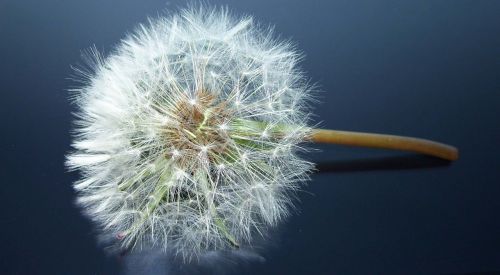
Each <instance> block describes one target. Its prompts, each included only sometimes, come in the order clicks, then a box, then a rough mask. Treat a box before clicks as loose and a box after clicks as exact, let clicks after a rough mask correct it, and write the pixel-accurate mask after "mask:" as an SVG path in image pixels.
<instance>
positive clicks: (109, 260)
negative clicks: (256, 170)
mask: <svg viewBox="0 0 500 275" xmlns="http://www.w3.org/2000/svg"><path fill="white" fill-rule="evenodd" d="M181 3H182V1H177V2H168V3H166V2H165V1H149V0H148V1H133V0H128V1H124V0H121V1H101V0H99V1H98V0H94V1H90V0H85V1H67V0H60V1H56V0H47V1H39V0H32V1H16V0H12V1H8V0H7V1H6V0H0V93H1V97H0V101H1V105H0V118H1V122H0V129H1V130H0V131H1V132H0V161H1V163H0V183H1V185H0V206H1V208H0V211H1V212H0V214H1V216H0V251H1V252H0V253H1V255H0V273H2V274H115V273H118V272H120V270H121V269H122V267H121V265H122V262H123V260H120V259H117V258H115V257H110V256H106V255H105V254H104V252H103V251H102V249H101V248H99V247H98V246H97V245H96V242H95V237H94V233H93V229H92V226H91V224H90V222H89V221H87V220H86V219H85V218H84V217H83V216H82V215H81V214H80V213H79V210H78V209H77V208H75V207H74V205H73V200H74V197H75V195H74V193H73V191H72V188H71V182H72V181H73V180H75V179H76V178H77V176H78V175H76V174H75V173H67V172H66V171H65V168H64V165H63V162H64V154H65V153H66V152H67V151H68V150H69V149H70V147H69V143H70V135H69V130H70V121H71V119H72V117H71V115H70V112H71V111H72V110H74V106H72V105H70V104H69V102H68V93H67V92H66V89H68V88H70V87H72V86H73V85H76V84H75V83H74V82H73V81H71V80H69V79H68V77H69V76H70V75H71V73H72V71H71V69H70V65H74V64H77V63H78V62H80V61H81V59H80V51H81V50H82V49H86V48H88V47H90V46H91V45H93V44H95V45H96V46H97V48H98V49H102V50H104V51H105V52H109V51H110V50H111V49H112V47H113V45H116V44H117V43H118V42H119V40H120V39H121V38H122V37H124V34H125V33H126V32H127V31H130V30H132V29H133V27H134V26H135V25H136V24H137V23H139V22H144V21H145V20H146V18H147V16H154V15H156V14H157V13H159V12H160V13H161V11H162V10H165V9H167V10H173V9H176V7H178V6H183V5H182V4H181ZM211 3H212V4H226V5H228V6H229V7H230V8H231V9H232V10H233V11H235V12H236V13H237V14H241V13H247V14H252V15H254V16H255V17H256V19H257V20H258V21H261V22H264V23H266V24H274V25H275V26H276V32H277V33H279V34H281V35H282V37H284V38H291V39H292V40H293V41H295V42H296V43H297V45H298V47H299V48H300V49H301V50H302V51H303V52H304V53H305V54H306V59H305V61H304V62H303V63H302V66H303V68H304V69H305V70H306V71H307V72H308V75H309V76H310V78H311V79H312V80H313V81H314V82H317V83H318V84H319V85H320V88H321V90H322V91H323V92H321V93H320V95H319V98H320V101H321V103H320V104H318V105H317V107H316V110H315V113H316V114H317V117H316V118H315V119H316V121H317V122H322V123H321V125H322V126H323V127H325V128H334V129H345V130H362V131H372V132H382V133H392V134H401V135H410V136H419V137H426V138H431V139H435V140H439V141H444V142H447V143H450V144H453V145H456V146H457V147H459V148H460V150H461V158H460V160H458V161H457V162H455V163H453V164H451V165H446V163H443V162H439V161H436V160H433V159H430V158H421V157H416V156H413V155H409V154H405V153H398V152H387V151H381V150H370V149H359V148H344V147H337V146H326V147H324V146H321V149H322V150H323V151H322V152H321V153H312V154H310V155H309V157H310V158H311V159H312V160H314V161H317V162H319V163H320V165H319V169H320V172H319V173H317V174H315V175H313V178H312V182H310V184H309V185H308V186H307V187H305V188H304V192H302V193H301V194H300V200H301V203H300V204H299V209H300V213H297V214H295V215H294V216H293V217H291V218H290V219H289V220H288V221H287V222H286V223H285V224H284V225H283V226H282V227H281V228H280V229H279V231H278V232H277V234H276V236H275V239H274V240H272V244H271V245H270V246H269V248H268V249H267V250H265V251H264V253H263V256H264V257H265V258H266V261H265V262H263V263H258V262H255V263H250V264H246V265H243V266H237V267H235V268H232V269H230V271H229V272H228V273H231V274H232V273H234V274H239V273H241V272H244V273H245V274H435V273H445V274H450V273H453V274H455V273H458V274H463V273H468V272H487V271H496V272H498V273H500V219H499V213H500V196H499V195H500V181H499V180H498V178H499V177H498V176H499V170H500V161H499V160H498V158H499V155H500V150H499V148H498V147H499V145H500V144H499V141H500V127H499V118H500V117H499V107H500V82H499V79H500V1H493V0H492V1H479V0H477V1H472V0H470V1H459V0H448V1H436V0H435V1H416V0H415V1H372V0H367V1H349V0H345V1H326V0H325V1H303V0H294V1H290V0H281V1H270V0H258V1H257V0H253V1H211Z"/></svg>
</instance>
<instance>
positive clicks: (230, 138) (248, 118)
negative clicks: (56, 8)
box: [66, 7, 312, 259]
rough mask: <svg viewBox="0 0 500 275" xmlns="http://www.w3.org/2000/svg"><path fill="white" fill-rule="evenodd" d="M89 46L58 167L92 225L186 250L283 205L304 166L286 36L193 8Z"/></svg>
mask: <svg viewBox="0 0 500 275" xmlns="http://www.w3.org/2000/svg"><path fill="white" fill-rule="evenodd" d="M93 56H94V68H93V72H92V73H83V74H84V75H86V84H85V85H83V87H81V88H78V89H75V91H74V102H75V103H76V104H77V106H78V108H79V109H78V112H77V113H76V121H75V135H74V141H73V143H72V146H73V147H74V149H75V150H74V151H73V152H71V153H70V154H68V156H67V161H66V164H67V166H68V167H69V168H70V169H75V170H79V171H80V172H81V175H82V178H81V180H79V181H77V182H75V184H74V188H75V189H76V191H77V192H78V199H77V202H78V204H79V205H81V206H82V208H83V210H84V212H85V213H86V214H87V215H88V216H89V217H90V218H91V219H92V220H93V221H94V222H96V223H97V224H98V226H99V228H100V230H101V232H102V234H103V235H105V236H113V238H114V242H115V244H116V245H117V246H118V247H121V248H126V249H141V248H148V249H149V248H152V247H156V248H160V249H162V250H164V251H169V252H173V253H174V254H181V255H182V256H183V257H184V258H185V259H189V258H191V257H192V256H199V255H200V253H203V252H208V251H214V250H215V251H218V250H227V249H232V248H233V247H237V246H238V245H239V244H249V243H250V241H251V239H252V237H254V236H255V234H264V233H265V232H266V229H267V228H268V227H269V226H274V225H276V224H278V222H280V221H281V220H282V219H283V218H284V217H286V216H287V215H288V214H289V212H290V207H291V206H292V201H293V200H292V197H293V194H294V191H296V190H297V188H298V186H299V184H300V183H301V182H304V181H305V180H306V179H307V175H308V171H309V170H310V169H311V167H312V165H311V163H309V162H307V161H304V160H302V159H301V158H299V157H298V156H297V153H298V151H299V150H300V149H301V147H300V145H299V144H300V143H301V142H302V141H303V140H304V138H305V137H306V136H307V134H308V129H309V128H308V127H307V123H308V117H309V113H308V110H307V108H306V103H307V99H308V98H309V97H310V95H309V92H310V89H311V87H310V85H308V83H307V81H306V80H305V78H304V77H303V74H302V73H301V71H300V70H299V69H298V68H297V62H298V61H299V59H300V55H298V54H297V52H296V51H295V50H294V48H293V47H292V46H291V45H290V43H287V42H280V41H277V40H275V39H273V37H272V33H271V31H270V30H269V29H263V28H260V27H258V26H255V25H254V23H253V20H252V18H251V17H244V18H240V19H238V18H234V17H232V16H231V15H230V14H229V13H228V12H227V10H225V9H207V8H204V7H199V8H190V9H186V10H183V11H182V12H180V13H179V14H177V15H172V16H169V17H159V18H155V19H151V20H149V22H148V24H145V25H140V26H139V27H138V28H137V29H136V30H135V31H134V32H133V33H132V34H130V35H128V36H127V37H126V38H125V39H123V40H122V41H121V43H120V44H119V45H118V47H117V48H116V49H115V50H114V52H113V53H112V54H110V55H109V56H108V57H106V58H102V57H101V56H100V54H98V53H97V51H93Z"/></svg>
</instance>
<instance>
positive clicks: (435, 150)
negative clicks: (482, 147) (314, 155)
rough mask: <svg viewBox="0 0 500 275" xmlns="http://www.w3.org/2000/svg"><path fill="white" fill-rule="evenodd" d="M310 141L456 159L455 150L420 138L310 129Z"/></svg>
mask: <svg viewBox="0 0 500 275" xmlns="http://www.w3.org/2000/svg"><path fill="white" fill-rule="evenodd" d="M310 140H311V141H313V142H316V143H331V144H340V145H349V146H362V147H373V148H383V149H392V150H402V151H411V152H416V153H421V154H425V155H430V156H434V157H438V158H442V159H445V160H450V161H453V160H456V159H458V149H457V148H455V147H453V146H450V145H447V144H443V143H439V142H435V141H431V140H427V139H421V138H413V137H405V136H395V135H384V134H372V133H362V132H349V131H338V130H327V129H312V132H311V134H310Z"/></svg>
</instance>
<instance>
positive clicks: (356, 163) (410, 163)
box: [316, 155, 451, 173]
mask: <svg viewBox="0 0 500 275" xmlns="http://www.w3.org/2000/svg"><path fill="white" fill-rule="evenodd" d="M450 163H451V162H450V161H447V160H442V159H439V158H434V157H429V156H421V155H406V156H396V157H381V158H367V159H354V160H336V161H327V162H319V163H317V164H316V169H317V170H318V171H317V172H318V173H329V172H336V173H339V172H364V171H376V170H406V169H422V168H437V167H443V166H449V165H450Z"/></svg>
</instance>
